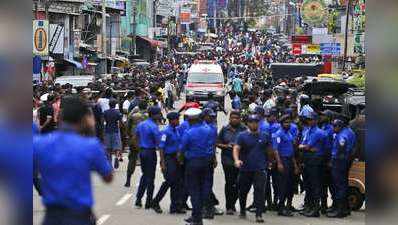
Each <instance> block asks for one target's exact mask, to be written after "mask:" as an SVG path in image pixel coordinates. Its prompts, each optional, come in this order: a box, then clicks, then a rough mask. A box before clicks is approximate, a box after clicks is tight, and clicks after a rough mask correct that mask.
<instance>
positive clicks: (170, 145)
mask: <svg viewBox="0 0 398 225" xmlns="http://www.w3.org/2000/svg"><path fill="white" fill-rule="evenodd" d="M161 134H162V135H161V140H160V144H159V148H160V149H162V150H163V152H164V160H165V166H166V171H165V173H164V177H165V179H166V181H165V182H163V183H162V186H161V187H160V189H159V191H158V193H157V195H156V196H155V198H154V199H153V203H154V204H159V202H160V201H161V200H162V199H163V197H164V196H165V195H166V192H167V190H168V189H169V188H170V189H171V190H170V197H171V205H170V213H174V212H176V211H177V209H178V206H179V204H180V201H181V198H180V196H181V195H180V190H179V188H180V187H181V185H182V183H181V181H182V180H181V176H182V173H181V171H182V170H181V168H180V165H179V163H178V160H177V151H178V149H179V145H180V142H181V135H180V133H179V130H178V129H177V127H173V126H171V125H168V126H166V128H165V129H164V130H162V132H161Z"/></svg>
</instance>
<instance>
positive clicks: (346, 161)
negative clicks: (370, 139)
mask: <svg viewBox="0 0 398 225" xmlns="http://www.w3.org/2000/svg"><path fill="white" fill-rule="evenodd" d="M349 129H350V128H347V127H345V128H343V129H342V130H341V131H340V132H339V133H336V134H335V135H334V139H333V147H332V180H333V186H334V190H335V195H334V197H333V199H334V201H336V202H337V203H342V204H343V201H346V198H347V191H348V171H349V166H350V155H351V154H352V150H353V143H355V137H353V136H352V133H350V130H349Z"/></svg>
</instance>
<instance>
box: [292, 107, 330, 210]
mask: <svg viewBox="0 0 398 225" xmlns="http://www.w3.org/2000/svg"><path fill="white" fill-rule="evenodd" d="M305 118H306V123H307V125H308V128H307V129H306V131H305V132H304V133H303V138H302V142H301V144H300V145H299V149H300V150H302V151H303V160H304V173H305V181H304V182H306V183H307V185H306V197H307V198H308V204H307V208H306V209H305V210H304V211H303V213H302V214H303V215H304V216H307V217H319V210H320V200H321V191H322V171H323V170H322V163H323V159H324V154H325V139H326V133H325V132H324V131H323V130H321V129H320V128H319V127H318V126H317V115H316V114H315V113H310V114H308V115H306V117H305ZM307 195H308V196H307Z"/></svg>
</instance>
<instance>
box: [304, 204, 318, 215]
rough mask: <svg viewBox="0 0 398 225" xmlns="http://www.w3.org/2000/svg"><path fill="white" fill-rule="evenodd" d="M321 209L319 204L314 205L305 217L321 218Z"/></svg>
mask: <svg viewBox="0 0 398 225" xmlns="http://www.w3.org/2000/svg"><path fill="white" fill-rule="evenodd" d="M319 209H320V207H319V203H316V204H314V205H313V207H311V209H310V210H309V211H308V212H306V213H304V214H303V215H304V216H306V217H319V216H320V214H319Z"/></svg>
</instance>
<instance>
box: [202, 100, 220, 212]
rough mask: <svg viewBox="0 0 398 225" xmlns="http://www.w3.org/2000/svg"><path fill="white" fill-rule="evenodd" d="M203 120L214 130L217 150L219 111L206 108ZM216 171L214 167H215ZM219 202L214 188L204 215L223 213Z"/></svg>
mask: <svg viewBox="0 0 398 225" xmlns="http://www.w3.org/2000/svg"><path fill="white" fill-rule="evenodd" d="M202 120H203V123H204V124H206V125H207V126H209V128H210V129H211V131H212V138H211V140H212V144H211V145H212V148H213V149H214V152H216V139H217V113H216V112H215V111H213V110H212V109H210V108H205V109H203V111H202ZM214 162H215V164H214V165H215V166H217V161H214ZM213 173H214V168H213ZM218 204H219V201H218V199H217V197H216V195H215V194H214V192H213V190H212V192H211V194H210V198H209V202H207V203H206V204H205V208H204V216H203V218H205V219H214V215H223V214H224V212H223V211H222V210H220V209H217V208H216V207H215V206H216V205H218Z"/></svg>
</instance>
